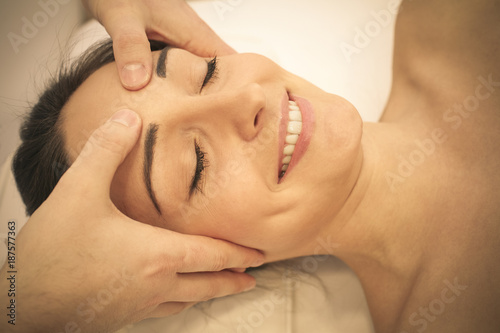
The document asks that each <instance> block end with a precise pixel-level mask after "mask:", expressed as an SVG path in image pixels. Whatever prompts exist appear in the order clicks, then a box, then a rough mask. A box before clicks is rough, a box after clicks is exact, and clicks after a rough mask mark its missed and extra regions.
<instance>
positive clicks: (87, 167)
mask: <svg viewBox="0 0 500 333" xmlns="http://www.w3.org/2000/svg"><path fill="white" fill-rule="evenodd" d="M141 123H142V121H141V118H139V115H137V113H135V112H134V111H131V110H127V109H123V110H120V111H118V112H116V113H115V114H114V115H113V116H112V117H111V118H110V119H109V120H108V121H107V122H106V123H104V124H103V125H102V126H101V127H99V128H98V129H96V130H95V131H94V132H93V133H92V135H91V136H90V138H89V139H88V140H87V143H86V144H85V146H84V147H83V149H82V151H81V152H80V155H78V157H77V158H76V160H75V162H74V163H73V165H72V166H71V167H70V168H69V169H68V171H66V173H65V175H64V176H63V178H64V181H67V182H69V183H73V182H75V181H76V182H78V183H82V184H92V188H93V190H95V191H96V192H99V193H103V194H104V193H105V194H106V195H108V194H109V188H110V186H111V181H112V180H113V176H114V175H115V173H116V169H118V166H119V165H120V164H121V163H122V162H123V160H124V159H125V157H126V156H127V155H128V153H129V152H130V151H131V150H132V147H133V146H134V145H135V143H136V142H137V139H138V137H139V133H140V130H141ZM61 180H63V179H61Z"/></svg>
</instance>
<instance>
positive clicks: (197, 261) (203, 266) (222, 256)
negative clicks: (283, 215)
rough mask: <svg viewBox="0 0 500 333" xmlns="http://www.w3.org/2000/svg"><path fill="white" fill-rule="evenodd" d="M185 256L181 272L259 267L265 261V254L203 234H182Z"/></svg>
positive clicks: (179, 268)
mask: <svg viewBox="0 0 500 333" xmlns="http://www.w3.org/2000/svg"><path fill="white" fill-rule="evenodd" d="M181 237H182V238H183V240H182V244H184V247H183V250H184V252H183V254H182V255H183V258H182V260H181V261H180V262H181V263H182V267H177V269H178V270H177V272H179V273H190V272H216V271H221V270H223V269H228V268H234V267H257V266H260V265H262V264H263V263H264V255H263V254H262V253H260V252H259V251H257V250H254V249H249V248H246V247H243V246H239V245H236V244H233V243H230V242H226V241H223V240H218V239H213V238H209V237H203V236H187V235H182V236H181Z"/></svg>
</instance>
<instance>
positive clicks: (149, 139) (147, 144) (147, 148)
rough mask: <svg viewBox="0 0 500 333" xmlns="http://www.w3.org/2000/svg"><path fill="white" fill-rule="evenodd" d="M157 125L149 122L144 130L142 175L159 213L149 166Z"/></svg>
mask: <svg viewBox="0 0 500 333" xmlns="http://www.w3.org/2000/svg"><path fill="white" fill-rule="evenodd" d="M158 127H159V125H158V124H155V123H151V124H149V126H148V130H147V132H146V138H145V140H144V164H143V176H144V184H145V185H146V190H147V191H148V194H149V197H150V198H151V201H152V202H153V205H154V206H155V208H156V210H157V211H158V213H159V214H160V215H161V210H160V205H158V201H156V196H155V193H154V191H153V187H152V185H151V167H152V165H153V157H154V148H155V144H156V137H157V135H158Z"/></svg>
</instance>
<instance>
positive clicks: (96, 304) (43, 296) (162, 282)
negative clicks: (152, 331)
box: [0, 110, 263, 332]
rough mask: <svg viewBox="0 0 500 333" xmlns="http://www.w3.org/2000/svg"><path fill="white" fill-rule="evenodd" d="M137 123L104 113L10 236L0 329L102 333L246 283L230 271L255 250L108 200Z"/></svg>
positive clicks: (253, 261) (125, 113)
mask: <svg viewBox="0 0 500 333" xmlns="http://www.w3.org/2000/svg"><path fill="white" fill-rule="evenodd" d="M141 127H142V121H141V119H140V118H139V116H138V115H137V114H136V113H135V112H132V111H130V110H121V111H118V112H117V113H116V114H114V115H113V116H112V118H111V119H110V121H107V122H106V123H105V124H104V125H102V126H101V127H100V128H98V129H97V130H96V131H94V133H93V134H92V135H91V137H90V138H89V140H88V142H87V143H86V144H85V146H84V148H83V149H82V152H81V154H80V155H79V156H78V158H77V160H76V161H75V163H74V164H73V165H72V166H71V167H70V168H69V170H68V171H67V172H66V173H65V174H64V176H63V177H62V178H61V180H60V181H59V183H58V184H57V186H56V187H55V189H54V191H53V192H52V194H51V195H50V197H49V198H48V199H47V200H46V201H45V202H44V203H43V204H42V205H41V206H40V208H39V209H37V210H36V211H35V213H34V214H33V215H32V216H31V218H30V219H29V220H28V222H27V224H26V225H25V226H24V228H23V229H22V231H21V232H20V234H19V236H18V237H17V238H16V241H15V243H16V249H15V253H16V264H15V265H16V266H15V268H16V270H17V272H18V273H17V275H16V282H15V283H16V296H15V302H16V303H15V304H16V321H15V326H14V325H11V324H8V323H7V320H8V318H7V317H6V316H5V315H2V317H3V318H2V320H1V321H0V328H1V331H2V332H63V331H72V332H73V331H76V330H77V329H78V328H79V329H80V330H81V331H79V332H110V331H114V330H117V329H119V328H120V327H123V326H124V325H127V324H129V323H132V322H137V321H139V320H141V319H144V318H149V317H161V316H167V315H170V314H175V313H178V312H180V311H181V310H183V309H185V308H187V307H189V306H191V305H193V304H194V303H196V302H199V301H203V300H208V299H210V298H213V297H221V296H225V295H229V294H233V293H237V292H242V291H245V290H248V289H250V288H252V287H253V286H254V285H255V279H254V278H253V277H251V276H250V275H247V274H245V273H240V272H238V271H242V270H241V268H244V267H249V266H258V265H261V264H262V262H263V256H262V254H260V253H259V252H257V251H255V250H251V249H247V248H243V247H240V246H237V245H234V244H232V243H229V242H225V241H221V240H215V239H211V238H207V237H200V236H191V235H181V234H178V233H175V232H172V231H169V230H165V229H160V228H157V227H153V226H150V225H148V224H144V223H140V222H137V221H134V220H132V219H130V218H128V217H126V216H124V215H123V214H121V213H120V212H119V211H118V209H116V207H115V206H114V205H113V203H112V202H111V199H110V194H109V191H110V186H111V181H112V179H113V176H114V174H115V172H116V169H117V168H118V166H119V165H120V164H121V163H122V162H123V160H124V159H125V157H126V156H127V154H128V153H129V152H130V150H131V149H132V147H133V146H134V145H135V143H136V141H137V139H138V137H139V135H140V133H141ZM230 268H237V269H233V270H226V269H230ZM238 268H239V269H238ZM7 270H8V268H7V265H4V267H3V268H2V271H1V279H0V290H2V291H3V292H2V293H1V294H0V297H1V299H0V302H1V304H2V307H3V308H4V310H3V311H2V312H3V313H5V307H4V306H5V305H7V304H9V302H10V297H9V298H8V297H7V290H9V288H10V282H9V281H8V280H7V279H6V277H8V276H10V274H8V273H7Z"/></svg>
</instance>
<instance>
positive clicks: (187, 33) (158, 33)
mask: <svg viewBox="0 0 500 333" xmlns="http://www.w3.org/2000/svg"><path fill="white" fill-rule="evenodd" d="M173 5H174V6H176V7H175V8H168V4H167V3H166V4H165V6H167V7H166V8H165V11H173V10H174V9H175V11H176V13H177V15H176V16H175V17H171V18H169V19H168V20H167V19H159V20H157V21H154V22H153V24H152V25H151V27H152V31H154V32H150V33H149V34H148V35H149V37H151V38H153V39H160V40H163V41H165V42H167V43H170V44H173V45H175V46H177V47H180V48H183V49H185V50H187V51H189V52H191V53H194V54H196V55H198V56H202V57H213V56H214V55H230V54H235V53H236V51H235V50H234V49H233V48H231V47H230V46H229V45H228V44H226V43H225V42H224V41H223V40H222V39H221V38H220V37H219V36H218V35H217V34H216V33H215V32H214V31H213V30H212V29H211V28H210V27H209V26H208V25H207V24H206V23H205V21H203V20H202V19H201V18H200V17H199V16H198V14H196V12H195V11H194V10H193V9H192V8H191V7H190V6H189V5H188V4H187V3H186V2H185V1H179V2H175V3H173Z"/></svg>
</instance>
